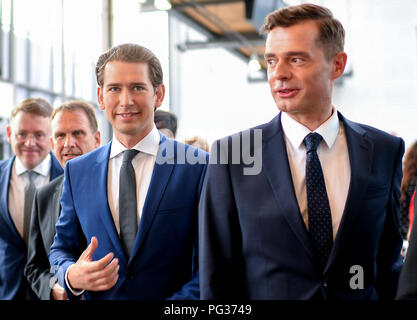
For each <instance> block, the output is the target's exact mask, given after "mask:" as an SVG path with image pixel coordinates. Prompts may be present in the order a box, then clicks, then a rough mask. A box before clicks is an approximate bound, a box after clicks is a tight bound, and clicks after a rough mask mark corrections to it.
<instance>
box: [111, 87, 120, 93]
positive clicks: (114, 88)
mask: <svg viewBox="0 0 417 320" xmlns="http://www.w3.org/2000/svg"><path fill="white" fill-rule="evenodd" d="M118 90H119V88H118V87H111V88H109V91H110V92H117V91H118Z"/></svg>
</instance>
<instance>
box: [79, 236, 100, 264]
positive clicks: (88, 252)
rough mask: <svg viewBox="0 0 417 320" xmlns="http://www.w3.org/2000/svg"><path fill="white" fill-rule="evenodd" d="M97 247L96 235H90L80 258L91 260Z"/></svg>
mask: <svg viewBox="0 0 417 320" xmlns="http://www.w3.org/2000/svg"><path fill="white" fill-rule="evenodd" d="M97 247H98V240H97V238H96V237H92V238H91V242H90V244H89V245H88V247H87V249H85V250H84V252H83V253H82V254H81V256H80V259H81V260H87V261H92V260H93V253H94V251H96V249H97Z"/></svg>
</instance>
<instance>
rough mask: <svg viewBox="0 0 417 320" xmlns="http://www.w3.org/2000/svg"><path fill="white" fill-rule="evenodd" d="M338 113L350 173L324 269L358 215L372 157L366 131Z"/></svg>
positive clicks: (334, 256)
mask: <svg viewBox="0 0 417 320" xmlns="http://www.w3.org/2000/svg"><path fill="white" fill-rule="evenodd" d="M338 115H339V119H340V120H341V121H342V122H343V125H344V128H345V134H346V142H347V147H348V153H349V163H350V172H351V174H350V185H349V192H348V197H347V200H346V205H345V209H344V211H343V216H342V220H341V222H340V225H339V229H338V232H337V234H336V239H335V242H334V244H333V248H332V251H331V252H330V256H329V261H328V263H327V267H326V270H327V269H328V268H329V266H330V265H331V264H332V262H333V261H334V259H335V258H336V255H337V253H338V251H339V248H341V246H342V244H343V241H344V240H345V238H346V235H347V234H349V231H350V228H351V227H352V225H353V222H354V221H355V219H356V218H357V217H358V214H359V212H361V210H360V208H361V205H362V203H363V201H362V199H363V197H364V195H365V192H366V189H367V187H368V181H369V179H368V177H369V174H370V170H371V164H372V157H373V143H372V141H371V140H370V139H368V138H367V137H366V136H365V133H366V131H365V130H363V129H362V128H361V127H360V126H358V125H357V124H355V123H353V122H351V121H349V120H347V119H345V118H344V117H343V116H342V115H341V114H340V113H339V114H338ZM326 270H325V271H326Z"/></svg>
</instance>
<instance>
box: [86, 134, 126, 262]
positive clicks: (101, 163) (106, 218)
mask: <svg viewBox="0 0 417 320" xmlns="http://www.w3.org/2000/svg"><path fill="white" fill-rule="evenodd" d="M110 148H111V142H110V143H109V144H107V145H106V146H104V147H103V148H102V149H101V150H100V152H99V153H98V155H97V159H96V163H95V165H94V166H93V168H92V169H91V170H92V172H91V176H94V177H97V180H96V179H91V183H93V184H94V185H91V186H90V188H89V189H90V190H96V194H97V196H98V197H99V198H98V199H95V200H94V208H95V209H94V212H96V213H97V215H98V216H99V217H100V219H101V220H102V222H103V225H104V227H105V229H106V231H107V234H108V235H109V237H110V239H111V242H112V243H113V246H114V248H115V249H116V250H117V251H118V252H119V255H118V256H119V258H121V259H126V260H127V257H126V254H125V252H124V250H123V247H122V244H121V242H120V238H119V234H118V233H117V230H116V226H115V225H114V220H113V216H112V214H111V211H110V208H109V203H108V194H107V173H108V168H109V157H110Z"/></svg>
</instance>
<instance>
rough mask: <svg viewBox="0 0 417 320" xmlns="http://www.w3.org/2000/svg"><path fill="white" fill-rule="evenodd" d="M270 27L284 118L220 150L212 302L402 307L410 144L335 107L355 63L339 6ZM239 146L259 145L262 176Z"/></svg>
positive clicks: (203, 224)
mask: <svg viewBox="0 0 417 320" xmlns="http://www.w3.org/2000/svg"><path fill="white" fill-rule="evenodd" d="M263 28H264V30H265V31H266V33H267V40H266V50H265V59H266V62H267V68H268V69H267V72H268V82H269V85H270V89H271V93H272V96H273V98H274V100H275V103H276V105H277V106H278V109H279V110H280V111H281V112H280V113H279V115H278V116H276V117H275V118H274V119H273V120H272V121H271V122H269V123H267V124H264V125H261V126H258V127H256V128H253V129H250V130H247V131H244V132H242V133H239V134H236V135H234V136H231V137H228V138H225V139H222V140H220V142H217V143H215V145H214V147H213V148H214V150H216V152H217V153H216V154H213V155H217V157H218V156H220V158H221V161H220V163H219V162H218V161H216V160H218V159H215V158H213V159H210V164H209V166H208V169H207V176H206V181H205V184H204V186H203V191H202V195H201V202H200V217H199V223H200V240H199V243H200V289H201V297H202V298H203V299H224V298H230V297H235V298H244V299H317V300H322V299H392V298H394V296H395V292H396V287H397V282H398V275H399V271H400V268H401V263H402V262H401V257H400V250H401V245H402V241H401V236H400V233H399V230H398V217H397V212H398V203H399V195H400V183H401V158H402V155H403V152H404V143H403V141H402V139H399V138H396V137H393V136H391V135H389V134H387V133H385V132H382V131H380V130H378V129H375V128H372V127H369V126H366V125H363V124H358V123H354V122H351V121H349V120H347V119H346V118H345V117H344V116H343V115H342V114H341V113H340V112H338V111H337V109H336V108H335V106H333V104H332V101H331V100H332V99H331V97H332V89H333V85H334V82H335V80H336V79H337V78H339V77H340V76H341V75H342V74H343V71H344V68H345V65H346V60H347V56H346V54H345V53H344V52H343V44H344V30H343V26H342V25H341V24H340V22H339V21H337V20H335V19H334V18H333V16H332V13H331V12H330V11H329V10H328V9H326V8H323V7H320V6H316V5H311V4H303V5H300V6H294V7H286V8H283V9H280V10H278V11H275V12H273V13H271V14H269V15H268V16H267V18H266V20H265V25H264V27H263ZM245 137H246V138H245ZM257 137H260V138H259V139H258V138H257ZM245 139H246V140H245ZM236 141H237V142H239V141H243V142H244V141H249V142H250V143H246V144H245V143H242V155H245V154H247V153H248V152H247V150H249V151H250V153H249V154H253V155H255V157H254V159H255V161H254V162H259V163H260V164H261V165H259V167H260V169H259V170H257V171H255V172H254V174H249V173H251V172H250V171H248V169H252V168H249V167H248V164H247V163H248V162H247V161H246V162H245V159H244V157H243V156H241V157H240V159H237V158H236V159H231V158H230V155H232V158H233V156H236V154H235V153H234V152H233V149H234V147H235V146H234V144H236ZM225 151H228V154H229V158H228V157H227V156H226V155H227V154H226V153H225ZM225 154H226V155H225ZM232 160H233V161H232ZM237 160H240V161H237ZM212 163H213V164H212ZM216 163H217V164H216ZM245 170H246V173H245Z"/></svg>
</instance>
